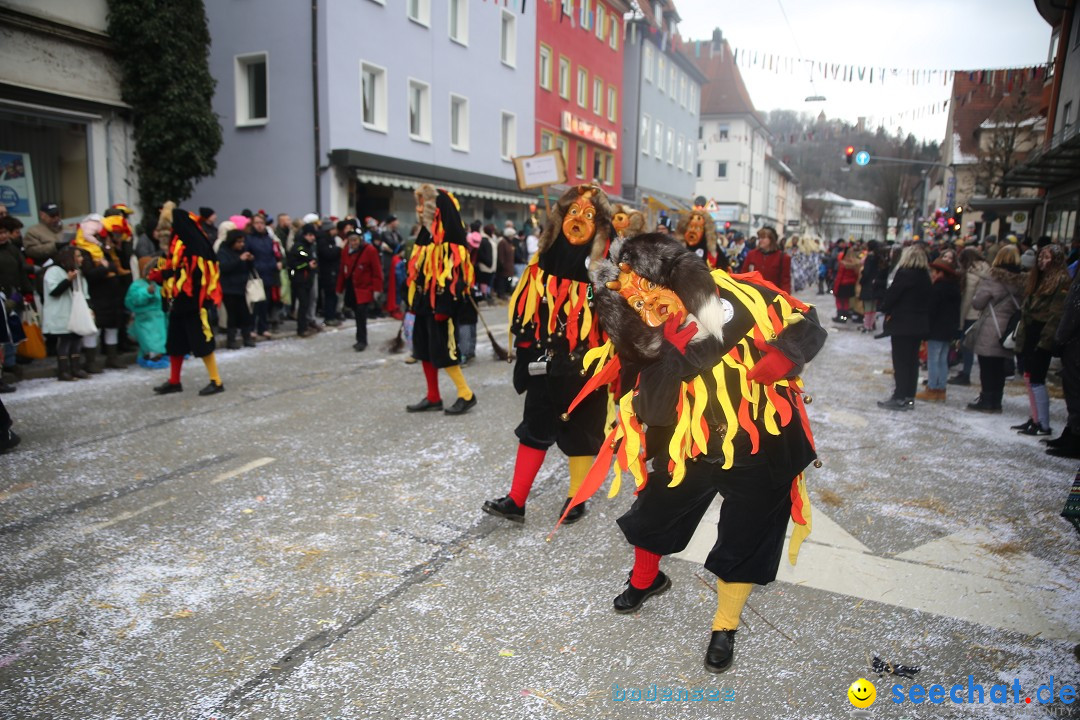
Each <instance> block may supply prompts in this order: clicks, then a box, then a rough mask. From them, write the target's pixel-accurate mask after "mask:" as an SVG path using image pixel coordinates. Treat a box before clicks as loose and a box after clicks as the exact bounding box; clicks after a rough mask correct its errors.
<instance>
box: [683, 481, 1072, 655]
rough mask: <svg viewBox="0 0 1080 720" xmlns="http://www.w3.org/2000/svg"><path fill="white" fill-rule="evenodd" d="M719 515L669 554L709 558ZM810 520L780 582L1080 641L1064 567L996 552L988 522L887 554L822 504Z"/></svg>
mask: <svg viewBox="0 0 1080 720" xmlns="http://www.w3.org/2000/svg"><path fill="white" fill-rule="evenodd" d="M718 518H719V502H718V501H717V502H714V504H713V506H711V507H710V508H709V511H708V512H707V513H706V514H705V517H704V518H703V519H702V522H701V524H700V525H699V526H698V529H697V531H696V532H695V533H694V537H693V538H692V539H691V541H690V544H689V545H687V547H686V549H685V550H683V551H682V552H681V553H678V554H676V555H673V556H672V557H675V558H677V559H679V560H686V561H689V562H693V563H696V564H702V563H704V561H705V558H706V557H707V556H708V554H709V551H710V550H711V549H712V546H713V543H714V542H715V541H716V521H717V519H718ZM813 523H814V530H813V532H812V533H811V534H810V537H809V538H807V540H806V542H805V543H804V544H803V546H802V549H801V550H800V551H799V564H798V565H796V566H795V567H792V566H791V563H789V562H788V561H787V553H786V552H785V553H784V555H783V559H782V560H781V561H780V570H779V572H778V573H777V576H776V579H777V580H778V581H780V582H786V583H792V584H797V585H802V586H805V587H812V588H815V589H817V590H826V591H828V592H834V593H840V594H842V595H848V596H851V597H856V598H862V599H865V600H872V601H874V602H880V603H885V604H888V605H894V606H896V607H902V608H908V609H911V610H919V611H923V612H930V613H934V614H937V615H944V616H946V617H951V618H955V619H957V620H964V621H968V622H974V623H978V624H980V625H989V626H992V627H996V628H1001V629H1003V630H1011V631H1015V632H1019V633H1023V634H1024V635H1031V636H1035V635H1038V636H1040V637H1046V638H1052V639H1057V640H1065V641H1068V642H1070V643H1075V642H1077V641H1080V626H1078V625H1077V623H1075V622H1073V621H1072V620H1071V619H1070V616H1069V613H1071V612H1073V611H1071V610H1070V608H1074V607H1076V605H1077V600H1078V593H1077V591H1076V590H1075V589H1074V588H1070V587H1068V586H1067V584H1068V582H1069V581H1068V579H1067V578H1066V579H1063V580H1064V584H1063V583H1057V582H1055V581H1054V580H1053V578H1055V577H1059V576H1060V575H1061V573H1060V571H1058V570H1057V569H1055V568H1054V566H1052V565H1051V564H1049V563H1047V562H1045V561H1043V560H1040V559H1039V558H1036V557H1035V556H1033V555H1031V554H1030V553H1026V552H1019V553H1014V554H1011V555H1003V556H997V555H992V554H991V553H990V552H989V551H988V550H987V549H986V547H984V545H989V544H993V543H994V542H996V540H997V539H996V538H995V537H994V536H993V534H992V533H991V532H990V531H989V530H987V529H986V528H970V529H965V530H961V531H960V532H957V533H954V534H952V535H949V536H948V537H944V538H939V539H937V540H933V541H931V542H928V543H926V544H924V545H921V546H919V547H916V548H912V549H911V550H908V551H906V552H904V553H901V554H899V555H897V556H896V557H891V558H890V557H881V556H878V555H874V554H873V553H872V552H870V550H869V549H868V548H867V547H866V546H865V545H863V544H862V543H860V542H859V541H858V540H857V539H855V538H854V537H852V535H851V534H850V533H848V532H847V531H846V530H844V529H843V528H842V527H840V525H838V524H837V523H836V522H834V521H833V520H832V519H831V518H829V516H828V515H826V514H825V513H823V512H822V511H821V510H820V509H819V508H818V507H815V508H814V509H813ZM788 537H790V528H789V533H788Z"/></svg>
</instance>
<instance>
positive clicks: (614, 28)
mask: <svg viewBox="0 0 1080 720" xmlns="http://www.w3.org/2000/svg"><path fill="white" fill-rule="evenodd" d="M608 46H609V47H610V48H611V49H612V50H618V49H619V18H617V17H615V16H614V15H612V16H611V30H609V31H608Z"/></svg>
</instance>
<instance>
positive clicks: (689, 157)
mask: <svg viewBox="0 0 1080 720" xmlns="http://www.w3.org/2000/svg"><path fill="white" fill-rule="evenodd" d="M693 167H694V143H692V142H690V141H689V140H688V141H687V142H686V172H690V171H691V170H692V169H693Z"/></svg>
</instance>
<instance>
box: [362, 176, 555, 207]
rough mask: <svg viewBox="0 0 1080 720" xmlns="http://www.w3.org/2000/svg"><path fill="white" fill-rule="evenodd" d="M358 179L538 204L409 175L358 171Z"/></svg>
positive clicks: (512, 195) (525, 197) (517, 196)
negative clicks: (422, 185)
mask: <svg viewBox="0 0 1080 720" xmlns="http://www.w3.org/2000/svg"><path fill="white" fill-rule="evenodd" d="M356 179H357V180H358V181H359V182H362V183H367V184H371V185H385V186H387V187H399V188H408V189H410V190H411V189H414V188H415V187H416V186H417V185H419V184H421V183H426V182H430V183H431V184H432V185H434V186H435V187H437V188H441V189H443V190H445V191H447V192H449V193H452V194H454V195H458V196H461V197H475V198H483V199H484V200H497V201H499V202H508V203H517V204H520V205H530V204H532V203H534V202H536V196H535V195H526V194H524V193H516V192H508V191H506V190H494V189H492V188H484V187H477V186H475V185H456V184H451V183H442V182H433V181H431V180H429V179H427V178H419V177H410V176H408V175H395V174H392V173H380V172H371V171H368V170H357V171H356Z"/></svg>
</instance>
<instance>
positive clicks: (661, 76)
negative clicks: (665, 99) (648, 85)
mask: <svg viewBox="0 0 1080 720" xmlns="http://www.w3.org/2000/svg"><path fill="white" fill-rule="evenodd" d="M665 83H667V72H666V70H665V65H664V56H663V55H658V56H657V57H656V87H657V88H659V89H660V92H665V91H666V90H667V86H666V84H665Z"/></svg>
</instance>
